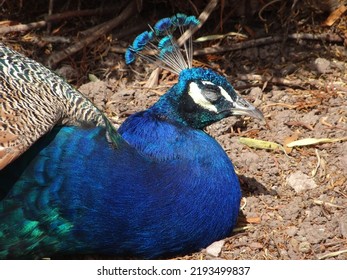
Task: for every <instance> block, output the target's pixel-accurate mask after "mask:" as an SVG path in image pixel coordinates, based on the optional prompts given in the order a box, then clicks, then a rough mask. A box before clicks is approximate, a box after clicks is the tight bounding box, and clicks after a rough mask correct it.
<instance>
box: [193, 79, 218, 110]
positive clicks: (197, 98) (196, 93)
mask: <svg viewBox="0 0 347 280" xmlns="http://www.w3.org/2000/svg"><path fill="white" fill-rule="evenodd" d="M188 94H189V96H190V97H191V98H192V99H193V101H194V102H195V104H197V105H199V106H200V107H202V108H204V109H206V110H209V111H211V112H215V113H217V112H218V110H217V107H216V106H214V105H213V104H212V103H211V102H210V101H208V100H207V99H206V98H205V97H204V96H203V94H202V93H201V89H200V88H199V86H198V85H197V84H196V83H194V82H192V83H190V84H189V90H188Z"/></svg>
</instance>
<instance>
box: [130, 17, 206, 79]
mask: <svg viewBox="0 0 347 280" xmlns="http://www.w3.org/2000/svg"><path fill="white" fill-rule="evenodd" d="M199 23H200V21H199V20H198V19H197V18H196V17H195V16H187V15H185V14H181V13H179V14H176V15H174V16H172V17H167V18H163V19H161V20H159V21H158V22H157V23H156V24H155V25H154V26H153V27H151V26H150V30H149V31H144V32H142V33H141V34H139V35H138V36H137V37H136V38H135V40H134V42H133V43H132V45H130V46H129V48H127V50H126V52H125V62H126V64H131V63H132V62H134V61H135V59H136V56H139V57H141V58H143V59H145V60H147V61H148V62H151V63H154V64H156V65H157V66H159V67H161V68H163V69H166V70H169V71H171V72H173V73H176V74H179V73H180V72H181V71H182V70H184V69H187V68H192V61H193V42H192V38H191V37H190V38H189V39H188V40H187V41H186V42H184V43H183V49H182V48H181V47H180V45H179V43H178V42H177V41H176V39H175V37H174V32H176V31H179V32H180V34H181V35H183V33H184V32H185V31H186V30H188V29H192V28H194V27H195V26H197V25H198V24H199Z"/></svg>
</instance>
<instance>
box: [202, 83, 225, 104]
mask: <svg viewBox="0 0 347 280" xmlns="http://www.w3.org/2000/svg"><path fill="white" fill-rule="evenodd" d="M201 94H202V95H203V96H204V97H205V98H206V99H207V100H208V101H210V102H216V101H217V100H218V99H220V98H221V96H222V95H221V92H220V87H219V86H216V85H215V84H212V83H209V82H202V85H201Z"/></svg>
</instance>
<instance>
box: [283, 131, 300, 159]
mask: <svg viewBox="0 0 347 280" xmlns="http://www.w3.org/2000/svg"><path fill="white" fill-rule="evenodd" d="M299 134H300V133H299V132H298V131H296V132H294V134H292V135H291V136H288V137H286V138H284V140H283V147H284V150H285V151H286V153H287V154H289V153H290V152H291V151H292V150H293V148H290V147H288V146H287V144H288V143H291V142H294V141H295V140H298V138H299Z"/></svg>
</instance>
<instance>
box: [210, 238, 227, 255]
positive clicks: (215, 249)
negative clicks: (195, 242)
mask: <svg viewBox="0 0 347 280" xmlns="http://www.w3.org/2000/svg"><path fill="white" fill-rule="evenodd" d="M224 243H225V241H224V240H219V241H216V242H213V243H212V244H211V245H210V246H208V247H207V248H206V253H207V254H208V255H210V256H213V257H218V256H219V254H220V252H221V251H222V248H223V245H224Z"/></svg>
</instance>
